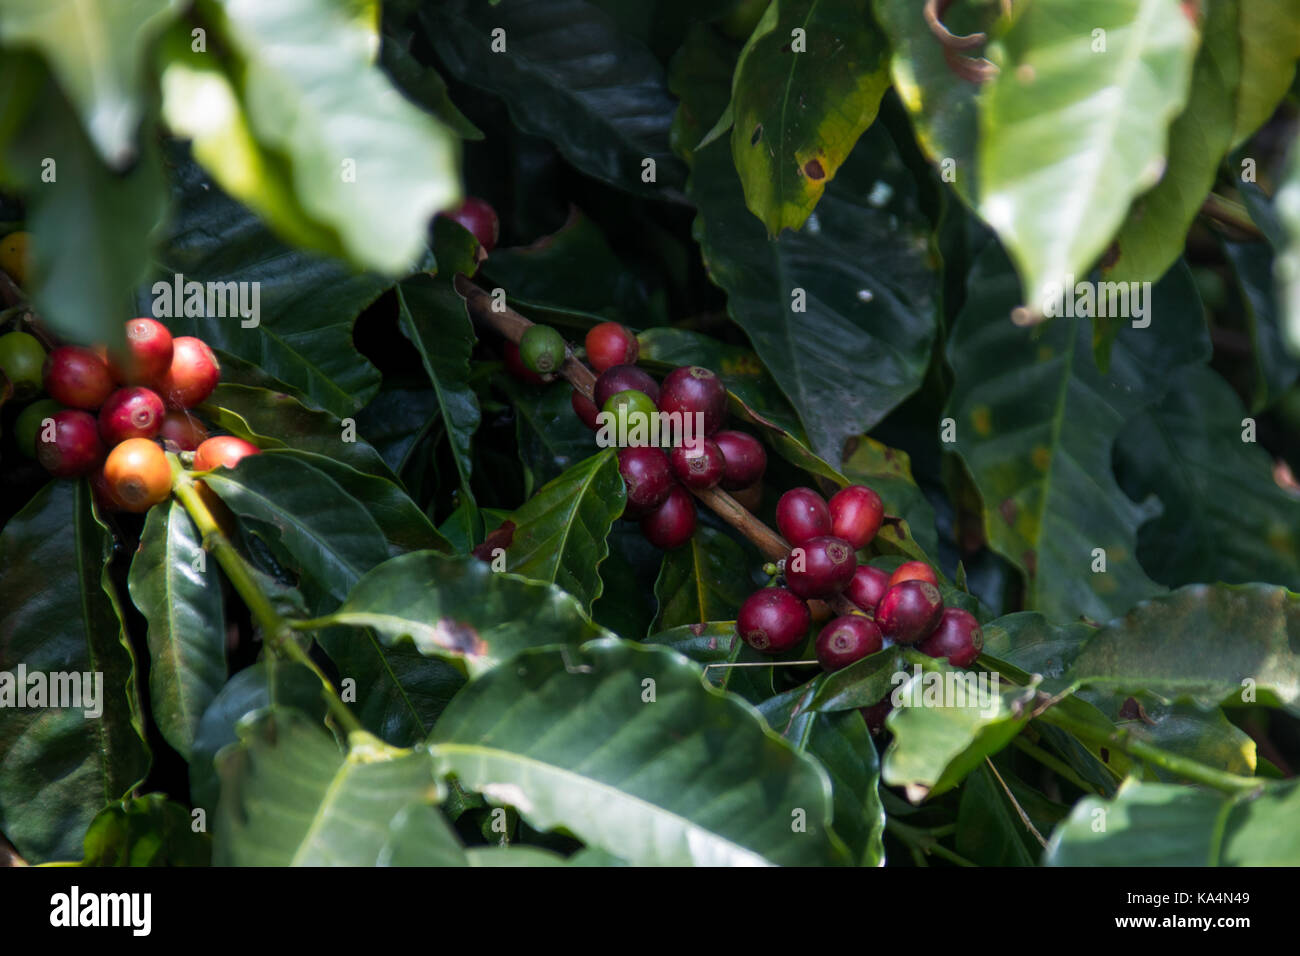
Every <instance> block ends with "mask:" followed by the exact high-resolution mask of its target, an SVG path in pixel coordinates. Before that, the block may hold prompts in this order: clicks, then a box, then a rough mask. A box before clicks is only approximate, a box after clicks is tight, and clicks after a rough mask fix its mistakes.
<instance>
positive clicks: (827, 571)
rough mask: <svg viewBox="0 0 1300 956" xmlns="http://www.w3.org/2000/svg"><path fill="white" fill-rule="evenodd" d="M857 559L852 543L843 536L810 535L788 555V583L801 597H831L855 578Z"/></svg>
mask: <svg viewBox="0 0 1300 956" xmlns="http://www.w3.org/2000/svg"><path fill="white" fill-rule="evenodd" d="M857 563H858V560H857V557H856V556H855V555H854V554H853V545H851V544H849V543H848V542H847V541H845V540H844V539H843V538H835V537H831V536H830V535H822V536H820V537H816V538H810V539H809V540H807V541H805V542H804V543H803V544H801V545H798V546H796V547H795V548H794V549H793V550H792V551H791V552H790V556H789V557H788V558H786V559H785V583H786V585H787V586H788V587H789V588H790V590H791V591H793V592H794V593H795V594H797V595H799V596H800V597H802V598H822V597H830V596H831V595H833V594H838V593H839V592H840V591H843V590H844V588H845V586H846V585H848V583H849V581H850V580H852V578H853V569H854V568H855V567H857Z"/></svg>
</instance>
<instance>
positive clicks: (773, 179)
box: [731, 0, 889, 235]
mask: <svg viewBox="0 0 1300 956" xmlns="http://www.w3.org/2000/svg"><path fill="white" fill-rule="evenodd" d="M795 30H800V31H802V34H801V35H796V34H795V33H794V31H795ZM796 47H797V48H796ZM887 55H888V47H887V46H886V41H885V37H884V35H883V34H882V32H881V31H880V28H879V27H877V26H876V24H875V22H874V21H873V20H872V17H871V2H870V0H783V2H780V3H773V4H771V5H770V6H769V7H768V8H767V12H766V13H765V14H764V15H763V18H762V20H760V21H759V23H758V26H757V27H756V28H755V30H754V32H753V34H752V35H751V36H750V38H749V42H748V43H746V44H745V49H744V50H742V51H741V54H740V61H739V62H738V63H737V64H736V74H735V79H734V81H733V85H732V100H731V108H732V111H733V113H734V116H735V126H734V127H733V128H732V131H731V155H732V157H733V158H734V160H735V163H736V169H737V171H738V172H739V173H740V179H741V182H742V183H744V186H745V201H746V203H747V205H748V206H749V208H750V210H751V211H753V213H754V215H756V216H757V217H758V218H759V219H760V220H761V221H762V223H763V225H764V226H766V227H767V231H768V233H769V234H771V235H776V234H778V233H779V232H780V231H781V230H782V229H798V228H799V227H801V226H802V225H803V224H804V222H805V221H806V220H807V218H808V216H809V215H810V214H811V213H812V211H813V209H814V207H816V205H817V202H818V200H820V199H821V196H822V191H823V190H824V189H825V188H826V184H827V183H828V182H830V181H831V180H832V179H834V178H835V173H836V172H837V171H838V170H839V168H840V166H841V165H842V164H843V162H844V160H845V159H847V158H848V155H849V153H850V152H851V151H852V149H853V146H854V144H855V143H856V142H857V141H858V137H859V136H861V135H862V133H863V132H864V131H865V130H866V128H867V127H868V126H870V125H871V123H872V121H874V120H875V118H876V112H877V111H878V110H879V109H880V99H881V97H882V96H884V94H885V90H886V89H888V88H889V64H888V59H887Z"/></svg>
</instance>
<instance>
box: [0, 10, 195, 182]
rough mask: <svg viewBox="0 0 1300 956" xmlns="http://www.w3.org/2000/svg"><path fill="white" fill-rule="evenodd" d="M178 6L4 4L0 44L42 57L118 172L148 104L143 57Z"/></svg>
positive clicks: (129, 155)
mask: <svg viewBox="0 0 1300 956" xmlns="http://www.w3.org/2000/svg"><path fill="white" fill-rule="evenodd" d="M183 6H184V4H182V3H180V2H178V0H54V2H52V3H41V2H38V0H8V2H6V3H5V5H4V16H3V17H2V18H0V40H3V41H4V42H5V44H6V45H7V46H10V47H19V46H31V47H35V48H36V49H38V50H40V52H41V54H42V56H44V57H45V59H46V61H47V62H48V63H49V64H50V66H51V68H52V69H53V72H54V74H55V76H56V77H57V78H58V81H59V86H60V87H61V88H62V89H63V90H64V92H65V93H66V94H67V96H68V98H69V99H70V100H71V101H72V103H73V104H74V105H75V106H76V108H77V112H78V114H79V115H80V117H81V123H82V125H83V126H84V127H85V128H86V131H87V133H89V135H90V140H91V141H92V142H93V143H94V145H95V149H96V150H97V151H98V152H99V155H100V156H101V157H102V158H103V159H104V160H105V161H106V162H107V163H109V164H111V165H113V166H115V167H117V168H121V167H123V166H125V165H126V164H127V163H129V162H130V160H131V159H132V158H133V157H134V156H135V155H136V134H137V131H138V127H139V125H140V118H141V116H142V115H143V114H144V110H145V103H146V100H147V95H146V90H145V83H146V79H147V77H146V75H145V71H144V63H145V56H144V52H145V49H146V48H147V47H148V45H149V43H150V42H151V41H152V40H153V39H154V38H155V37H156V36H157V35H158V33H159V32H160V31H161V30H162V29H163V28H164V27H165V26H166V25H167V23H168V22H169V21H170V20H172V19H173V18H175V17H176V16H177V15H178V14H179V13H180V12H181V9H182V8H183ZM64 158H71V157H67V156H66V154H64V155H61V156H60V159H61V160H62V159H64ZM90 161H91V162H94V159H93V158H91V159H90ZM66 181H67V182H72V181H73V180H72V179H71V178H69V179H68V180H66Z"/></svg>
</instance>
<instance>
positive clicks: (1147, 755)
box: [1038, 708, 1264, 793]
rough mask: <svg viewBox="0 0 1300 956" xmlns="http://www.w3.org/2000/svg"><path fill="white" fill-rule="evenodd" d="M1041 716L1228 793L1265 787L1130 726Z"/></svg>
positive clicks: (1057, 714) (1055, 713)
mask: <svg viewBox="0 0 1300 956" xmlns="http://www.w3.org/2000/svg"><path fill="white" fill-rule="evenodd" d="M1038 719H1039V720H1042V721H1045V722H1047V723H1049V724H1053V725H1055V726H1057V727H1060V728H1061V729H1062V730H1066V731H1069V732H1070V733H1072V734H1074V736H1076V737H1078V738H1079V739H1080V740H1090V741H1092V742H1093V743H1095V744H1098V745H1100V746H1109V747H1114V748H1115V749H1116V750H1119V751H1122V752H1123V753H1126V754H1128V755H1129V756H1130V757H1137V758H1138V759H1140V760H1146V761H1148V762H1150V763H1153V764H1155V765H1156V766H1157V767H1161V768H1162V769H1164V770H1168V771H1169V772H1170V773H1172V774H1177V775H1178V776H1180V777H1183V778H1185V779H1187V780H1191V781H1194V782H1196V783H1200V784H1204V785H1205V786H1207V787H1213V788H1214V789H1216V790H1222V791H1224V792H1225V793H1241V792H1243V791H1255V790H1262V789H1263V788H1264V783H1263V781H1261V780H1259V779H1258V778H1256V777H1242V776H1238V775H1237V774H1235V773H1228V772H1227V771H1224V770H1216V769H1215V768H1213V767H1207V766H1206V765H1205V764H1203V763H1199V762H1197V761H1195V760H1189V759H1188V758H1187V757H1180V756H1179V755H1178V754H1175V753H1170V752H1169V751H1167V750H1161V749H1160V748H1159V747H1155V746H1152V745H1151V744H1149V743H1147V742H1146V741H1145V740H1143V739H1141V738H1140V737H1137V736H1135V735H1134V734H1133V732H1132V731H1130V730H1128V729H1127V728H1123V727H1118V728H1116V729H1115V730H1113V731H1106V730H1102V729H1101V728H1098V727H1094V726H1093V725H1092V724H1089V723H1086V722H1085V721H1082V720H1079V719H1077V718H1075V717H1071V716H1070V715H1069V714H1066V713H1063V712H1062V711H1060V710H1059V709H1057V708H1050V709H1048V710H1045V711H1043V713H1041V714H1039V715H1038Z"/></svg>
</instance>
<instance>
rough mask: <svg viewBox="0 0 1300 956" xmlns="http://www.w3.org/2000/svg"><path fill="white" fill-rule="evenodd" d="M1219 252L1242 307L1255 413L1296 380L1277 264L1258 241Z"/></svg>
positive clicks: (1297, 362) (1299, 364) (1227, 245)
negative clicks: (1277, 283)
mask: <svg viewBox="0 0 1300 956" xmlns="http://www.w3.org/2000/svg"><path fill="white" fill-rule="evenodd" d="M1279 208H1280V207H1279ZM1223 253H1224V256H1225V258H1226V259H1227V260H1228V265H1229V266H1230V267H1231V269H1232V275H1233V278H1234V279H1236V286H1237V289H1238V291H1239V292H1240V293H1241V301H1242V304H1243V305H1244V308H1243V309H1242V315H1241V322H1242V324H1244V325H1245V326H1246V330H1247V331H1248V332H1249V333H1250V344H1251V353H1252V355H1251V357H1252V359H1253V364H1254V373H1255V374H1254V389H1253V391H1252V393H1251V394H1250V410H1251V411H1252V412H1258V411H1260V410H1261V409H1264V408H1267V407H1269V406H1271V405H1275V404H1276V403H1277V402H1278V400H1279V399H1280V398H1282V397H1283V396H1284V395H1285V394H1286V392H1287V390H1288V389H1290V388H1291V386H1292V385H1293V384H1295V382H1296V379H1297V377H1300V356H1298V355H1292V354H1288V351H1287V344H1286V340H1285V336H1286V334H1287V333H1286V332H1285V330H1284V323H1285V322H1286V316H1285V315H1284V314H1283V308H1282V304H1281V301H1280V300H1279V299H1277V297H1276V294H1275V287H1274V281H1275V276H1278V275H1279V272H1278V269H1279V268H1280V263H1277V262H1276V260H1275V259H1274V254H1273V251H1272V250H1271V249H1270V248H1269V247H1268V245H1266V244H1264V243H1260V242H1224V243H1223Z"/></svg>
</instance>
